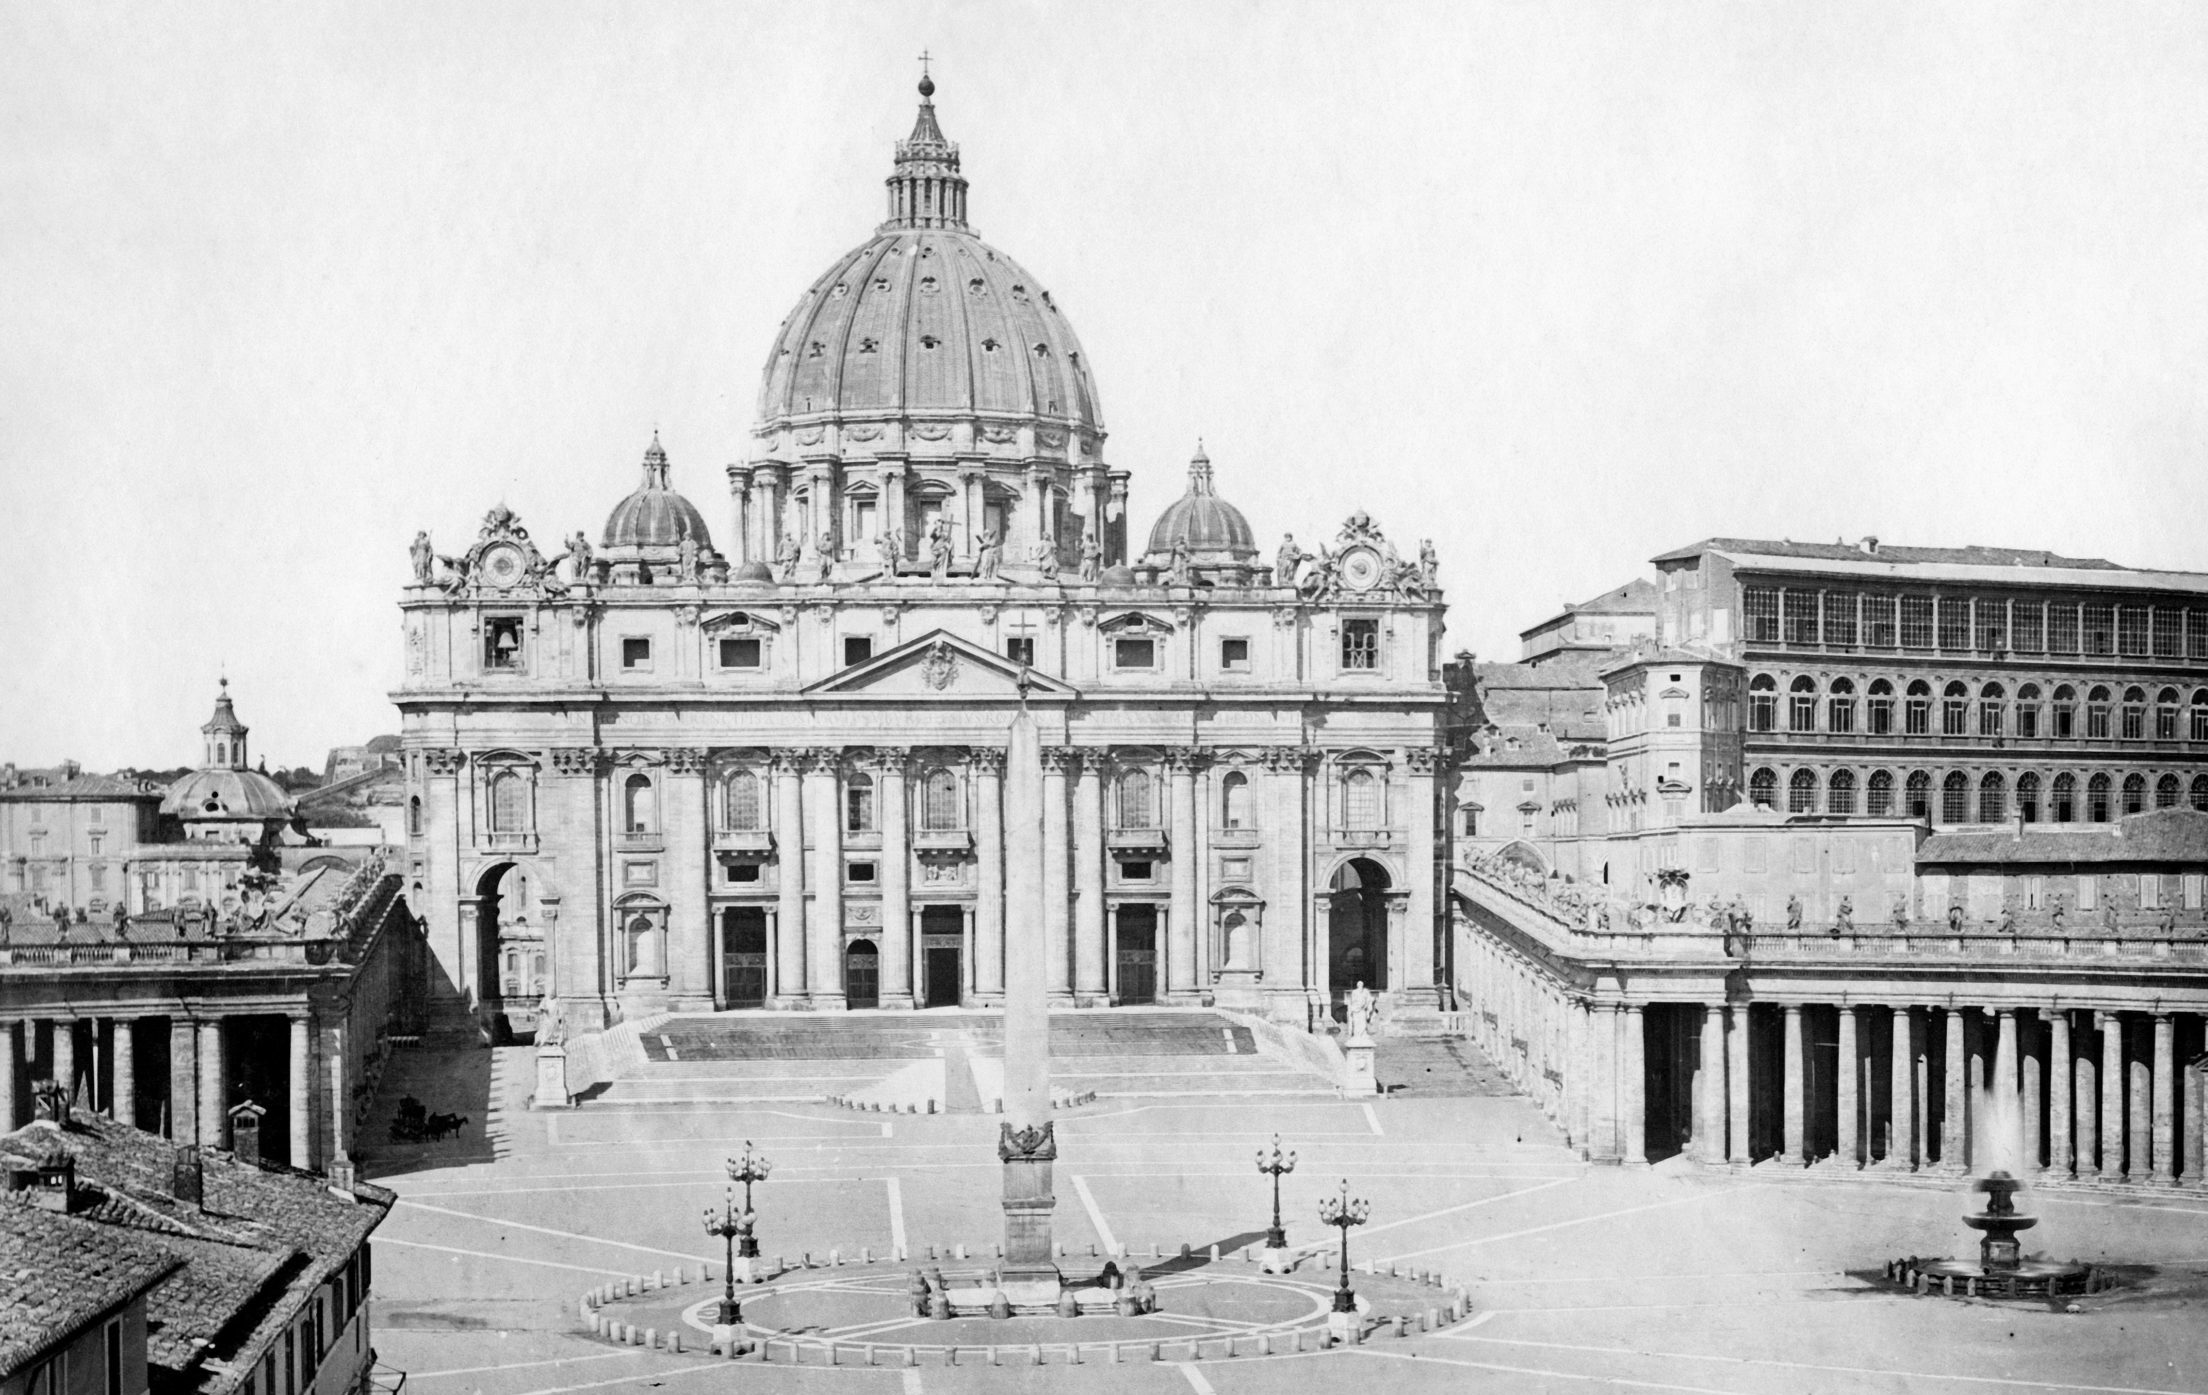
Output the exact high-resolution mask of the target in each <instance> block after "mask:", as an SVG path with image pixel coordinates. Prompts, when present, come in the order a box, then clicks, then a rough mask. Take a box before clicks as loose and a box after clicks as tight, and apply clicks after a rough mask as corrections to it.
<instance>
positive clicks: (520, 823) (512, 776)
mask: <svg viewBox="0 0 2208 1395" xmlns="http://www.w3.org/2000/svg"><path fill="white" fill-rule="evenodd" d="M528 829H529V785H528V783H527V782H526V781H524V780H523V779H522V778H521V776H520V774H519V773H518V772H515V771H512V770H501V771H498V772H496V773H494V774H493V775H492V776H491V832H493V833H525V832H527V831H528Z"/></svg>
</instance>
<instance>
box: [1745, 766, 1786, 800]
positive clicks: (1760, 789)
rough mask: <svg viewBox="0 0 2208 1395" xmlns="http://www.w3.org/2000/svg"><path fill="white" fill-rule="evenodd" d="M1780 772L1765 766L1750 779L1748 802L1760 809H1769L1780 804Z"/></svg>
mask: <svg viewBox="0 0 2208 1395" xmlns="http://www.w3.org/2000/svg"><path fill="white" fill-rule="evenodd" d="M1778 798H1779V772H1778V771H1776V770H1773V769H1771V768H1770V767H1769V766H1765V767H1764V768H1763V769H1761V770H1758V771H1757V772H1756V773H1755V774H1753V775H1750V776H1749V777H1748V802H1749V803H1750V804H1752V805H1754V806H1755V807H1756V808H1758V809H1768V808H1770V807H1771V806H1772V805H1773V804H1775V803H1777V802H1778Z"/></svg>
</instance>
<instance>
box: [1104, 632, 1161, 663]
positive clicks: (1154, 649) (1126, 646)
mask: <svg viewBox="0 0 2208 1395" xmlns="http://www.w3.org/2000/svg"><path fill="white" fill-rule="evenodd" d="M1157 666H1158V642H1157V641H1156V640H1154V639H1115V640H1113V641H1112V667H1114V668H1132V669H1141V668H1156V667H1157Z"/></svg>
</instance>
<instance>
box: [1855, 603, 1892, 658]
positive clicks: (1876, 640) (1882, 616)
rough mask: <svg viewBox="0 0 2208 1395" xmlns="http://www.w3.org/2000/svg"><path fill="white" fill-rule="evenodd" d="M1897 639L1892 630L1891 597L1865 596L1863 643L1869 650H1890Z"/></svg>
mask: <svg viewBox="0 0 2208 1395" xmlns="http://www.w3.org/2000/svg"><path fill="white" fill-rule="evenodd" d="M1896 638H1897V635H1896V633H1895V629H1894V598H1893V597H1892V596H1865V597H1864V598H1863V643H1864V646H1865V647H1866V648H1870V649H1891V648H1893V647H1894V641H1895V639H1896Z"/></svg>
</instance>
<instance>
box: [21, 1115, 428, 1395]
mask: <svg viewBox="0 0 2208 1395" xmlns="http://www.w3.org/2000/svg"><path fill="white" fill-rule="evenodd" d="M56 1145H58V1146H60V1147H61V1148H64V1149H66V1150H67V1151H68V1152H69V1153H70V1154H71V1155H72V1156H73V1157H74V1158H75V1159H76V1172H77V1179H78V1183H79V1185H80V1186H84V1187H88V1188H92V1187H96V1188H98V1189H99V1190H100V1191H102V1192H104V1193H105V1195H104V1197H102V1198H101V1199H100V1200H99V1201H98V1202H97V1203H96V1204H95V1205H94V1206H93V1207H92V1208H91V1209H89V1210H87V1211H86V1212H85V1213H84V1214H83V1217H82V1219H85V1220H87V1221H88V1222H91V1223H95V1224H98V1225H100V1226H102V1227H104V1228H105V1229H106V1230H107V1232H108V1233H109V1234H110V1235H112V1236H115V1237H118V1238H124V1239H129V1240H131V1241H133V1242H137V1243H146V1244H154V1245H158V1246H161V1247H163V1248H164V1249H166V1250H167V1251H168V1252H169V1253H171V1254H174V1255H176V1256H177V1257H179V1258H181V1259H182V1260H184V1261H185V1264H184V1267H183V1268H182V1269H180V1270H178V1271H176V1272H175V1273H174V1274H173V1275H171V1276H170V1277H169V1278H168V1279H167V1280H165V1281H163V1282H162V1283H161V1284H160V1286H159V1287H157V1288H155V1289H154V1291H153V1293H152V1295H151V1297H150V1298H149V1299H148V1314H149V1316H150V1317H152V1318H154V1319H156V1320H158V1321H159V1322H161V1324H162V1326H161V1327H160V1329H159V1330H158V1331H156V1332H155V1333H154V1334H153V1335H152V1337H151V1339H150V1341H149V1356H150V1358H151V1359H152V1360H153V1362H154V1363H155V1364H156V1365H157V1366H160V1367H162V1368H165V1369H166V1370H167V1371H169V1372H173V1373H176V1375H177V1376H179V1377H181V1379H180V1380H179V1381H177V1384H179V1385H181V1386H182V1387H183V1388H189V1389H198V1390H202V1391H207V1392H218V1391H224V1390H228V1389H231V1388H233V1387H234V1386H235V1385H236V1384H237V1379H236V1378H235V1376H234V1375H232V1374H230V1370H231V1365H230V1361H229V1358H230V1357H232V1356H233V1355H236V1354H239V1353H251V1352H254V1351H257V1350H259V1349H260V1348H261V1347H263V1346H265V1345H266V1343H267V1342H268V1341H269V1340H271V1339H272V1338H273V1337H274V1336H275V1335H276V1334H278V1333H280V1332H281V1331H282V1328H283V1326H284V1324H285V1323H286V1322H287V1321H288V1320H289V1316H290V1314H291V1313H293V1312H294V1311H296V1309H297V1306H298V1303H299V1301H300V1300H301V1299H302V1298H303V1297H304V1296H305V1295H306V1294H307V1293H309V1292H311V1291H312V1290H313V1289H314V1288H315V1287H317V1286H318V1285H320V1284H321V1283H322V1282H323V1281H324V1280H326V1279H327V1278H328V1277H329V1275H330V1274H331V1273H332V1272H333V1271H334V1270H336V1269H338V1268H340V1267H342V1266H343V1265H344V1264H345V1262H346V1261H347V1260H348V1259H350V1258H351V1257H352V1255H353V1253H354V1252H355V1251H356V1250H357V1249H358V1248H359V1247H360V1244H361V1242H362V1241H363V1240H365V1239H367V1237H368V1234H369V1232H371V1231H373V1230H374V1229H375V1228H376V1226H377V1225H378V1224H380V1223H381V1222H382V1220H383V1218H384V1216H385V1214H386V1213H388V1212H389V1211H390V1209H391V1204H392V1201H393V1200H394V1198H393V1196H392V1194H391V1193H390V1192H387V1191H385V1190H383V1189H382V1188H380V1187H373V1186H368V1185H366V1184H360V1183H356V1184H355V1186H354V1189H353V1190H354V1197H353V1199H347V1198H346V1197H343V1196H340V1195H337V1194H336V1193H333V1192H332V1191H331V1190H330V1189H329V1184H328V1181H327V1180H326V1179H324V1178H321V1177H318V1176H315V1175H313V1174H310V1173H304V1172H295V1171H292V1170H291V1169H288V1168H275V1167H257V1166H254V1165H252V1164H249V1163H242V1162H240V1161H238V1160H237V1158H235V1157H234V1156H232V1155H231V1154H229V1153H226V1152H222V1151H219V1150H212V1149H201V1150H200V1158H201V1178H202V1184H201V1189H202V1195H203V1197H204V1202H203V1203H193V1202H190V1201H182V1200H179V1199H178V1198H177V1197H176V1195H175V1194H174V1192H173V1191H172V1190H171V1188H172V1186H173V1184H174V1178H175V1168H176V1158H177V1154H178V1151H179V1150H178V1148H177V1147H176V1146H175V1145H173V1144H171V1143H170V1142H169V1141H168V1140H167V1139H164V1138H160V1137H157V1136H155V1135H153V1134H150V1133H145V1132H142V1131H140V1130H138V1129H133V1128H129V1127H127V1126H125V1125H122V1124H118V1123H116V1122H115V1121H113V1120H111V1119H106V1118H102V1117H100V1116H97V1115H92V1114H86V1113H84V1112H82V1111H79V1112H77V1113H75V1114H73V1115H72V1116H71V1122H70V1127H69V1128H68V1129H67V1130H66V1131H64V1130H57V1129H55V1128H54V1127H53V1126H52V1125H51V1124H32V1125H30V1126H28V1127H26V1128H23V1129H20V1130H18V1131H17V1132H15V1133H13V1134H9V1135H7V1136H6V1137H0V1153H8V1154H21V1153H24V1152H27V1151H34V1150H37V1149H40V1148H45V1147H50V1146H56ZM210 1359H212V1360H213V1361H218V1362H221V1363H223V1364H222V1365H221V1366H220V1367H219V1368H218V1367H217V1366H215V1365H213V1364H210Z"/></svg>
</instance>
